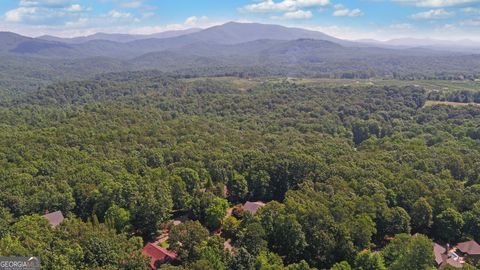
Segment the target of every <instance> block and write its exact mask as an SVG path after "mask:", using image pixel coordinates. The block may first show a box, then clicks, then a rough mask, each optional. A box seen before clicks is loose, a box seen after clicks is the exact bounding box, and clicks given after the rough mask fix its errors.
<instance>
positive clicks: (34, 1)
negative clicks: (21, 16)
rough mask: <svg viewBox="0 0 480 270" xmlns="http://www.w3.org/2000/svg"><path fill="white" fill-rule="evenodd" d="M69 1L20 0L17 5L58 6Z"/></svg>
mask: <svg viewBox="0 0 480 270" xmlns="http://www.w3.org/2000/svg"><path fill="white" fill-rule="evenodd" d="M71 2H72V0H21V1H20V4H19V5H20V6H22V7H55V6H57V7H58V6H65V5H67V4H69V3H71Z"/></svg>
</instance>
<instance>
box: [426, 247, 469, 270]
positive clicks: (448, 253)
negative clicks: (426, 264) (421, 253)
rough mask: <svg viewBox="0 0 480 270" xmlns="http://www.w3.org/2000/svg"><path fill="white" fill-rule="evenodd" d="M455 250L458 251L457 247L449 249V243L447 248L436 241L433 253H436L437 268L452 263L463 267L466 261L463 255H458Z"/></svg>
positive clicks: (457, 266) (451, 264) (454, 265)
mask: <svg viewBox="0 0 480 270" xmlns="http://www.w3.org/2000/svg"><path fill="white" fill-rule="evenodd" d="M455 251H456V249H455V248H453V249H449V246H448V245H447V248H445V247H444V246H442V245H439V244H437V243H434V244H433V253H434V255H435V262H436V264H437V268H438V269H442V268H444V267H445V266H447V265H450V266H453V267H456V268H462V267H463V264H464V263H465V261H464V259H463V257H461V256H460V255H458V254H457V253H456V252H455Z"/></svg>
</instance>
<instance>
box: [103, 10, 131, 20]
mask: <svg viewBox="0 0 480 270" xmlns="http://www.w3.org/2000/svg"><path fill="white" fill-rule="evenodd" d="M107 16H108V17H112V18H114V19H128V18H132V17H133V15H132V14H130V13H128V12H119V11H116V10H111V11H110V12H108V14H107Z"/></svg>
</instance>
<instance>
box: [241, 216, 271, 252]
mask: <svg viewBox="0 0 480 270" xmlns="http://www.w3.org/2000/svg"><path fill="white" fill-rule="evenodd" d="M265 237H266V236H265V231H264V229H263V227H262V226H261V225H260V224H259V223H257V222H253V223H250V224H248V225H247V226H246V228H245V229H244V230H243V231H242V233H241V234H240V238H239V240H238V242H239V246H241V247H243V248H245V249H246V250H247V251H248V253H250V254H252V255H253V256H257V255H258V254H260V252H261V251H265V250H266V247H267V242H266V241H265Z"/></svg>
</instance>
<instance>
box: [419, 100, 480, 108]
mask: <svg viewBox="0 0 480 270" xmlns="http://www.w3.org/2000/svg"><path fill="white" fill-rule="evenodd" d="M435 105H448V106H454V107H462V106H469V105H473V106H480V104H479V103H462V102H451V101H435V100H427V101H426V102H425V105H424V107H430V106H435Z"/></svg>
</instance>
